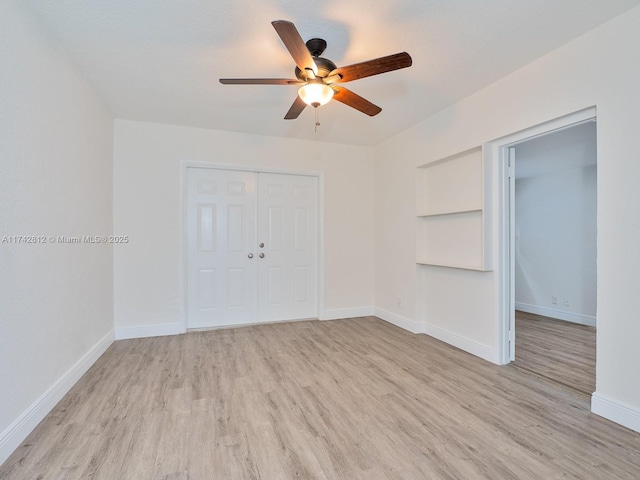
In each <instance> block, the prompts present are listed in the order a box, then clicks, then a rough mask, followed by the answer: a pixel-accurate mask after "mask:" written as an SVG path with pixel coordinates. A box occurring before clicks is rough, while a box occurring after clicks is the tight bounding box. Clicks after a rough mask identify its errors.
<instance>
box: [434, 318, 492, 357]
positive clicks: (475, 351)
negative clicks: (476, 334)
mask: <svg viewBox="0 0 640 480" xmlns="http://www.w3.org/2000/svg"><path fill="white" fill-rule="evenodd" d="M424 333H426V334H427V335H429V336H431V337H434V338H437V339H438V340H442V341H443V342H445V343H448V344H449V345H453V346H454V347H457V348H459V349H460V350H464V351H465V352H468V353H470V354H472V355H475V356H476V357H480V358H482V359H484V360H486V361H488V362H491V363H495V364H499V359H498V352H497V351H496V350H495V349H493V348H491V347H488V346H486V345H483V344H481V343H478V342H476V341H475V340H471V339H470V338H467V337H463V336H461V335H458V334H457V333H453V332H450V331H449V330H445V329H444V328H441V327H436V326H435V325H431V324H428V323H425V325H424Z"/></svg>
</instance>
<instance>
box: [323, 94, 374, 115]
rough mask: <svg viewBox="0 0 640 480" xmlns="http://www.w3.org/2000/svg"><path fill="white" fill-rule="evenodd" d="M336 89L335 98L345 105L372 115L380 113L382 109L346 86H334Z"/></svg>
mask: <svg viewBox="0 0 640 480" xmlns="http://www.w3.org/2000/svg"><path fill="white" fill-rule="evenodd" d="M332 88H333V90H334V92H335V93H334V94H333V99H334V100H337V101H339V102H341V103H344V104H345V105H348V106H350V107H352V108H355V109H356V110H359V111H361V112H362V113H366V114H367V115H369V116H370V117H373V116H374V115H377V114H379V113H380V112H381V111H382V109H381V108H380V107H379V106H377V105H374V104H373V103H371V102H370V101H369V100H367V99H365V98H362V97H361V96H360V95H357V94H355V93H353V92H352V91H351V90H347V89H346V88H344V87H332Z"/></svg>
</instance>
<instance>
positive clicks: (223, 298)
mask: <svg viewBox="0 0 640 480" xmlns="http://www.w3.org/2000/svg"><path fill="white" fill-rule="evenodd" d="M256 178H257V175H256V174H255V173H253V172H240V171H229V170H215V169H206V168H188V169H187V328H203V327H215V326H221V325H238V324H243V323H255V322H256V318H257V284H256V280H257V255H256V253H257V252H256V213H257V212H256V205H257V202H256V198H257V197H256Z"/></svg>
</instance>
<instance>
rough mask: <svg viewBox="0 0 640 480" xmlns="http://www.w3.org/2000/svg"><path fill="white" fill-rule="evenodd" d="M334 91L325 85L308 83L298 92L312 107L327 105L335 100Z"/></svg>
mask: <svg viewBox="0 0 640 480" xmlns="http://www.w3.org/2000/svg"><path fill="white" fill-rule="evenodd" d="M333 93H334V92H333V89H332V88H331V87H330V86H329V85H326V84H324V83H307V84H306V85H303V86H302V87H300V89H299V90H298V95H299V96H300V98H301V99H302V101H303V102H304V103H306V104H307V105H311V106H312V107H319V106H321V105H325V104H326V103H328V102H329V100H331V99H332V98H333Z"/></svg>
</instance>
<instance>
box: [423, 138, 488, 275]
mask: <svg viewBox="0 0 640 480" xmlns="http://www.w3.org/2000/svg"><path fill="white" fill-rule="evenodd" d="M489 179H490V175H489V173H488V165H486V163H485V160H484V155H483V152H482V147H477V148H473V149H471V150H467V151H465V152H461V153H459V154H456V155H452V156H450V157H446V158H442V159H439V160H435V161H432V162H429V163H426V164H424V165H421V166H419V167H418V168H417V169H416V217H417V218H416V222H417V225H416V233H417V244H416V253H417V254H416V257H417V260H416V263H417V264H419V265H431V266H437V267H448V268H460V269H466V270H477V271H487V270H491V244H490V241H489V237H490V234H491V228H490V225H489V222H490V215H489V212H488V206H489V205H490V201H489V199H487V198H486V195H488V193H489V192H490V189H489V188H487V186H486V183H487V181H488V180H489Z"/></svg>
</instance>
